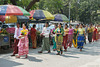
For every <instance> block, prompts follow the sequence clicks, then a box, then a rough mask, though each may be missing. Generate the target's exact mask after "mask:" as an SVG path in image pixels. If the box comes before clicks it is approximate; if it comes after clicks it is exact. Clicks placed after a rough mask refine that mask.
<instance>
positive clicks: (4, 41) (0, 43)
mask: <svg viewBox="0 0 100 67" xmlns="http://www.w3.org/2000/svg"><path fill="white" fill-rule="evenodd" d="M9 46H10V35H9V34H2V35H0V47H1V48H3V49H9Z"/></svg>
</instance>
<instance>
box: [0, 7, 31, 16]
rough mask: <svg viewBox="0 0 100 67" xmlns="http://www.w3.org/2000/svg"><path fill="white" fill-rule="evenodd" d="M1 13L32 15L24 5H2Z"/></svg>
mask: <svg viewBox="0 0 100 67" xmlns="http://www.w3.org/2000/svg"><path fill="white" fill-rule="evenodd" d="M0 15H6V16H8V15H24V16H30V13H29V12H27V11H26V10H24V9H23V8H22V7H19V6H14V5H0Z"/></svg>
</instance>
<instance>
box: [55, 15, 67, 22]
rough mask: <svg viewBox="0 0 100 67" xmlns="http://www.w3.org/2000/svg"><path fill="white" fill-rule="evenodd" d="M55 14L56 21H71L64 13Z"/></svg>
mask: <svg viewBox="0 0 100 67" xmlns="http://www.w3.org/2000/svg"><path fill="white" fill-rule="evenodd" d="M54 16H55V19H54V21H62V22H68V21H69V19H68V18H67V17H66V16H65V15H63V14H56V15H54Z"/></svg>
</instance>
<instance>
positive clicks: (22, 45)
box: [16, 24, 29, 58]
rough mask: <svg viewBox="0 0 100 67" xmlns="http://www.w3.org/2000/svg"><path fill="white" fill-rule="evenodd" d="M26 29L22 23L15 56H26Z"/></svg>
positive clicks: (27, 42)
mask: <svg viewBox="0 0 100 67" xmlns="http://www.w3.org/2000/svg"><path fill="white" fill-rule="evenodd" d="M27 35H28V30H27V29H26V25H25V24H23V30H22V31H21V35H20V36H19V38H20V40H19V43H18V56H16V58H20V56H22V55H25V58H27V54H28V51H29V41H28V36H27Z"/></svg>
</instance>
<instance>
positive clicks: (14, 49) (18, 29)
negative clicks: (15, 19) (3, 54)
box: [11, 23, 22, 56]
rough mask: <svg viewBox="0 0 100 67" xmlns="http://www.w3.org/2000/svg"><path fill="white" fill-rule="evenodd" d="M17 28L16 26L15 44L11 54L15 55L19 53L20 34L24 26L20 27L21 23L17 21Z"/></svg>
mask: <svg viewBox="0 0 100 67" xmlns="http://www.w3.org/2000/svg"><path fill="white" fill-rule="evenodd" d="M16 25H17V28H15V33H14V45H13V54H12V55H11V56H15V54H17V53H18V46H17V45H18V42H19V36H20V34H21V30H22V28H20V24H19V23H17V24H16Z"/></svg>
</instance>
